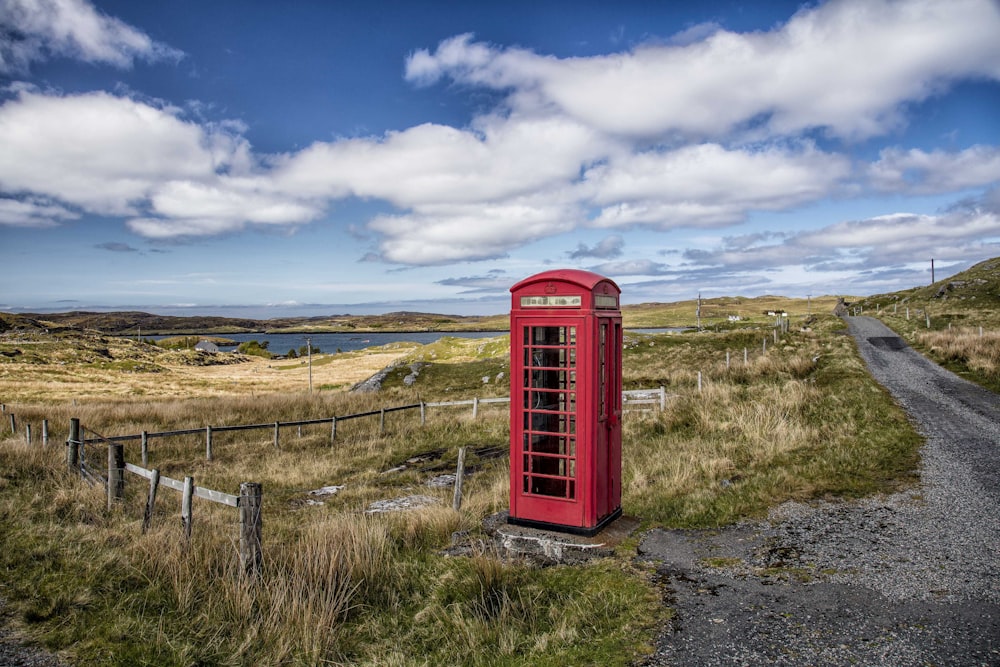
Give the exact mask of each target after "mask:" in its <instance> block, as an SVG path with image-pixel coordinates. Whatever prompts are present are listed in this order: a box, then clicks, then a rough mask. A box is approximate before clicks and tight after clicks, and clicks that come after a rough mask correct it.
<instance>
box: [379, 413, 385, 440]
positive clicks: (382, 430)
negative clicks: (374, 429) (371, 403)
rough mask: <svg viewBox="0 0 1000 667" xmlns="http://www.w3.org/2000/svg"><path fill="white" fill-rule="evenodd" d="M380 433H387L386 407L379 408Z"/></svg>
mask: <svg viewBox="0 0 1000 667" xmlns="http://www.w3.org/2000/svg"><path fill="white" fill-rule="evenodd" d="M378 434H379V435H385V408H380V409H379V415H378Z"/></svg>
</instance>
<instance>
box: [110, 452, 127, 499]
mask: <svg viewBox="0 0 1000 667" xmlns="http://www.w3.org/2000/svg"><path fill="white" fill-rule="evenodd" d="M124 498H125V445H123V444H122V443H120V442H111V443H108V509H109V510H110V509H113V508H114V506H115V504H116V503H117V502H119V501H121V500H123V499H124Z"/></svg>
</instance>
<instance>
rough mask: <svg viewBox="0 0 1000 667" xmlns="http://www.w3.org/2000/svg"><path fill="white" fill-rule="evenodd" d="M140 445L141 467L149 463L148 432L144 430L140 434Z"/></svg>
mask: <svg viewBox="0 0 1000 667" xmlns="http://www.w3.org/2000/svg"><path fill="white" fill-rule="evenodd" d="M140 441H141V444H140V447H142V467H143V468H145V467H146V466H148V465H149V434H148V433H147V432H146V431H143V432H142V435H141V436H140Z"/></svg>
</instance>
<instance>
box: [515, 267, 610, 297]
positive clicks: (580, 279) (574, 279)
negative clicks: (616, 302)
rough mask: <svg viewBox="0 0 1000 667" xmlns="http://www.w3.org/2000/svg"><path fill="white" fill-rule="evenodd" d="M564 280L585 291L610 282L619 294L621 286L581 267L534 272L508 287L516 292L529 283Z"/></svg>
mask: <svg viewBox="0 0 1000 667" xmlns="http://www.w3.org/2000/svg"><path fill="white" fill-rule="evenodd" d="M553 281H559V282H565V283H572V284H574V285H577V286H579V287H581V288H583V289H585V290H587V291H593V289H594V288H595V287H596V286H597V285H598V284H599V283H601V282H606V283H611V285H612V286H614V288H615V290H617V292H618V293H619V294H621V291H622V290H621V288H620V287H618V285H617V284H616V283H615V281H613V280H611V279H610V278H606V277H604V276H602V275H600V274H597V273H594V272H592V271H584V270H582V269H555V270H554V271H543V272H542V273H536V274H535V275H533V276H528V277H527V278H525V279H524V280H522V281H521V282H519V283H517V284H516V285H514V286H513V287H511V288H510V291H511V292H512V293H513V292H518V291H520V290H523V289H524V288H526V287H529V286H530V285H534V284H535V283H542V282H553Z"/></svg>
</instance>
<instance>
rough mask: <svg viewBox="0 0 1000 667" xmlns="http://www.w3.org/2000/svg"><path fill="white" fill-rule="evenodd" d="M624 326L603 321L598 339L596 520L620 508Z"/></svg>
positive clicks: (600, 322)
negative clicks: (622, 336) (622, 341)
mask: <svg viewBox="0 0 1000 667" xmlns="http://www.w3.org/2000/svg"><path fill="white" fill-rule="evenodd" d="M621 335H622V332H621V323H620V322H618V321H616V320H614V319H611V318H601V319H600V320H599V324H598V337H597V377H598V389H597V401H598V405H597V421H598V426H597V443H596V444H597V498H596V501H597V502H596V509H597V518H598V519H600V518H602V517H604V516H607V515H608V514H610V513H611V512H613V511H614V510H616V509H618V506H619V505H620V504H621V503H620V499H621V488H620V484H621V453H620V448H621V419H620V417H621V396H622V390H621Z"/></svg>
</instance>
